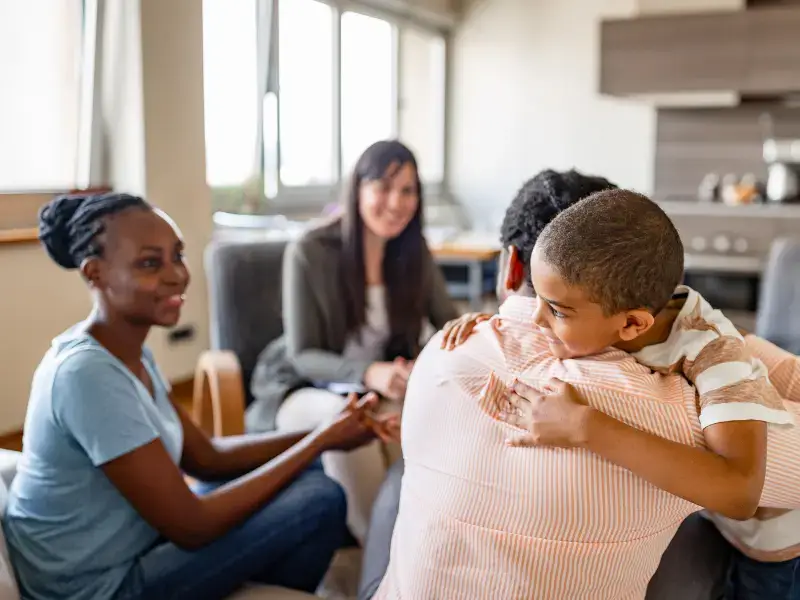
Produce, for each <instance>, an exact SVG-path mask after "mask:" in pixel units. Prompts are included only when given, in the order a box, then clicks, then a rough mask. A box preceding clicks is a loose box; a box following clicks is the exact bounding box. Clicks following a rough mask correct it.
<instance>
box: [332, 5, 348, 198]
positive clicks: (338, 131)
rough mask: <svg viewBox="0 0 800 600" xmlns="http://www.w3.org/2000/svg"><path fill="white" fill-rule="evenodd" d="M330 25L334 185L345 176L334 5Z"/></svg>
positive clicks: (339, 48) (339, 21) (336, 10)
mask: <svg viewBox="0 0 800 600" xmlns="http://www.w3.org/2000/svg"><path fill="white" fill-rule="evenodd" d="M331 26H332V27H333V36H332V37H333V48H332V52H331V55H332V57H333V106H332V107H331V110H333V119H332V124H333V132H332V136H331V141H332V143H333V148H332V153H331V156H333V169H334V171H333V172H334V175H335V177H334V179H335V181H334V185H335V184H336V183H338V182H340V181H342V179H344V177H345V174H344V173H342V168H343V167H342V11H341V10H339V8H338V7H334V10H333V20H332V24H331Z"/></svg>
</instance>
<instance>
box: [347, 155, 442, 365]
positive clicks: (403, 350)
mask: <svg viewBox="0 0 800 600" xmlns="http://www.w3.org/2000/svg"><path fill="white" fill-rule="evenodd" d="M406 164H410V165H411V166H412V167H413V168H414V173H415V176H416V186H417V196H418V198H419V202H418V204H417V211H416V212H415V213H414V217H413V218H412V219H411V221H410V222H409V224H408V225H407V226H406V228H405V229H404V230H403V232H402V233H401V234H400V235H398V236H397V237H396V238H394V239H391V240H388V241H387V243H386V250H385V252H384V257H383V281H384V285H385V288H386V308H387V312H388V314H389V325H390V327H391V337H390V340H389V343H388V345H387V348H386V354H387V356H386V358H387V359H391V358H393V357H394V356H404V357H406V358H414V357H415V356H416V354H417V353H418V352H419V347H418V346H419V337H420V333H421V328H422V320H423V318H424V317H425V316H426V302H427V298H428V295H429V289H430V281H429V273H427V269H425V268H424V264H423V253H424V251H425V239H424V238H423V236H422V227H423V224H422V212H423V210H422V205H423V197H422V183H421V182H420V179H419V170H418V169H417V160H416V159H415V158H414V154H413V153H412V152H411V150H409V149H408V148H407V147H406V146H404V145H403V144H401V143H400V142H398V141H396V140H388V141H381V142H376V143H374V144H373V145H371V146H370V147H369V148H367V149H366V150H365V151H364V153H363V154H362V155H361V157H360V158H359V159H358V162H357V163H356V166H355V168H354V169H353V174H352V176H351V178H350V186H349V189H348V191H347V196H346V197H345V206H344V217H343V221H342V223H343V233H344V235H343V239H344V248H343V252H342V291H343V294H344V298H345V322H346V325H347V331H348V332H349V333H354V332H357V331H358V330H359V329H360V328H361V326H362V325H364V323H365V321H366V275H365V273H364V222H363V220H362V219H361V213H360V211H359V193H360V189H361V184H362V183H363V182H365V181H376V180H379V179H383V178H384V177H386V174H387V170H388V169H389V168H390V167H391V166H392V165H396V166H397V167H401V166H403V165H406ZM398 170H399V168H398Z"/></svg>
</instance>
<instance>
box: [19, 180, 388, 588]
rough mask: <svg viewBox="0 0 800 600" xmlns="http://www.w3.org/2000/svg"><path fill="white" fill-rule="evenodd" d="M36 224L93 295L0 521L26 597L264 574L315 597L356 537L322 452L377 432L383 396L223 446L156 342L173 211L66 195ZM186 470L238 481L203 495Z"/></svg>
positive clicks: (176, 260) (176, 235) (55, 352)
mask: <svg viewBox="0 0 800 600" xmlns="http://www.w3.org/2000/svg"><path fill="white" fill-rule="evenodd" d="M39 232H40V239H41V242H42V244H43V245H44V247H45V249H46V250H47V253H48V254H49V255H50V257H51V258H52V259H53V260H54V261H55V262H56V263H57V264H58V265H59V266H61V267H62V268H64V269H72V270H79V271H80V274H81V275H82V277H83V280H84V281H85V282H86V284H87V285H88V287H89V289H90V291H91V295H92V300H93V307H92V310H91V313H90V314H89V316H88V317H87V318H86V320H85V321H82V322H81V323H78V324H76V325H75V326H73V327H71V328H70V329H68V330H67V331H66V332H64V333H63V334H61V335H59V336H58V337H57V338H55V340H53V343H52V346H51V347H50V349H49V350H48V352H47V353H46V354H45V356H44V358H43V359H42V362H41V363H40V365H39V367H38V369H37V370H36V373H35V375H34V379H33V386H32V389H31V396H30V402H29V405H28V414H27V417H26V421H25V438H24V450H23V457H22V460H21V463H20V467H19V473H18V475H17V477H16V479H15V480H14V482H13V484H12V487H11V490H10V494H9V502H8V509H7V515H6V519H5V521H4V525H5V533H6V536H7V539H8V543H9V547H10V552H11V558H12V562H13V564H14V567H15V570H16V573H17V576H18V579H19V582H20V586H21V592H22V596H23V598H26V599H44V598H48V599H52V598H68V599H76V600H77V599H87V600H88V599H92V600H104V599H134V598H148V599H157V598H170V599H182V598H187V599H188V598H191V599H192V600H197V599H201V598H224V597H225V596H227V595H228V594H229V593H231V592H232V591H234V590H235V589H236V588H238V587H240V586H241V585H243V584H245V583H246V582H248V581H253V580H255V581H260V582H264V583H269V584H274V585H281V586H285V587H291V588H297V589H301V590H306V591H309V592H313V591H314V590H315V589H316V587H317V586H318V584H319V582H320V580H321V579H322V577H323V575H324V573H325V571H326V570H327V568H328V565H329V563H330V560H331V557H332V555H333V553H334V552H335V551H336V550H337V549H338V548H339V547H341V546H342V544H343V543H344V542H345V540H346V535H347V528H346V525H345V515H346V502H345V497H344V494H343V492H342V490H341V488H340V487H339V485H338V484H337V483H335V482H334V481H332V480H331V479H329V478H328V477H327V476H326V475H325V474H324V472H323V471H322V468H321V467H320V466H319V461H318V460H317V459H318V456H319V455H320V453H321V452H323V451H327V450H331V449H337V450H348V449H351V448H355V447H358V446H360V445H362V444H364V443H367V442H369V441H371V440H372V439H374V434H373V433H372V431H371V430H370V429H369V427H367V425H365V423H367V422H368V421H369V419H368V416H367V415H366V414H365V413H366V412H367V411H368V410H369V408H370V407H371V406H372V404H374V402H375V399H374V397H372V396H368V397H365V398H364V399H362V400H361V401H357V400H355V399H352V401H351V403H350V404H349V405H348V406H347V407H346V408H344V409H343V410H342V412H341V413H339V414H338V415H337V416H336V417H335V418H334V419H333V420H332V421H329V422H327V423H325V424H323V425H321V426H319V427H318V428H316V429H315V430H314V431H310V432H299V433H270V434H263V435H252V436H242V437H240V438H232V439H223V440H213V441H212V440H210V439H209V438H208V437H207V436H206V435H205V434H204V433H203V432H202V431H200V430H199V429H198V428H197V427H196V426H195V425H194V424H193V423H192V421H191V420H190V419H189V417H188V416H187V414H186V413H185V412H184V411H183V410H182V409H181V408H180V406H178V405H176V404H174V403H173V402H172V401H171V400H170V387H169V384H168V383H167V382H166V381H165V379H164V377H163V376H162V375H161V373H160V372H159V370H158V367H157V366H156V363H155V360H154V358H153V355H152V354H151V352H150V351H149V350H148V349H147V347H146V346H145V345H144V342H145V338H146V337H147V334H148V333H149V331H150V329H151V328H152V327H170V326H173V325H175V324H176V323H177V322H178V320H179V317H180V313H181V307H182V305H183V303H184V294H185V292H186V289H187V287H188V285H189V270H188V268H187V266H186V264H185V262H184V258H183V240H182V238H181V233H180V231H179V229H178V228H177V226H176V225H175V223H173V222H172V220H171V219H170V218H169V217H168V216H167V215H165V214H164V213H163V212H161V211H159V210H157V209H155V208H153V207H152V206H150V205H149V204H148V203H147V202H146V201H145V200H143V199H142V198H139V197H136V196H130V195H126V194H105V195H96V196H64V197H60V198H58V199H56V200H53V201H52V202H50V203H49V204H47V205H46V206H44V207H43V209H42V210H41V212H40V214H39ZM184 474H188V475H191V476H192V477H194V478H196V479H198V480H202V481H211V482H226V483H218V484H215V485H209V486H207V493H205V494H203V495H199V494H195V493H194V492H193V491H192V490H191V489H190V488H189V487H188V486H187V484H186V482H185V480H184Z"/></svg>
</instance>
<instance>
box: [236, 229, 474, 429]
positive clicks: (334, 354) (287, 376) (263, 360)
mask: <svg viewBox="0 0 800 600" xmlns="http://www.w3.org/2000/svg"><path fill="white" fill-rule="evenodd" d="M342 245H343V244H342V222H341V220H339V219H336V220H334V221H331V222H329V223H326V224H324V225H321V226H319V227H315V228H313V229H310V230H308V231H306V232H305V233H304V234H303V235H302V236H301V237H300V238H299V239H297V240H296V241H294V242H292V243H290V244H289V245H288V246H287V248H286V252H285V254H284V258H283V332H284V333H283V336H282V337H280V338H278V339H277V340H275V341H274V342H272V343H270V344H269V345H268V346H267V347H266V348H265V349H264V351H263V352H261V355H260V356H259V357H258V362H257V364H256V368H255V370H254V372H253V378H252V380H251V384H250V386H251V392H252V394H253V397H254V399H255V400H254V402H253V403H252V404H251V405H250V407H249V408H248V409H247V415H246V424H247V430H248V431H267V430H271V429H274V428H275V416H276V415H277V413H278V409H279V408H280V406H281V403H282V402H283V400H284V399H285V398H286V396H287V395H288V394H289V393H290V392H292V391H294V390H296V389H299V388H302V387H307V386H309V385H311V382H312V381H331V382H334V381H335V382H341V383H360V382H362V381H363V377H364V372H365V371H366V369H367V367H368V366H369V362H366V361H362V360H350V359H346V358H344V357H343V356H342V352H343V350H344V347H345V342H346V341H347V329H346V326H345V318H344V315H345V310H344V298H343V297H342V293H341V267H340V264H341V263H340V257H341V253H342ZM423 261H424V268H425V269H430V270H431V282H432V284H431V286H430V298H429V300H428V307H429V308H428V317H429V319H430V321H431V323H432V324H433V326H434V327H436V329H440V328H441V327H443V326H444V324H445V323H447V321H449V320H451V319H455V318H456V317H457V316H458V313H457V311H456V308H455V305H454V304H453V302H452V300H451V299H450V296H449V295H448V293H447V288H446V285H445V281H444V277H443V276H442V273H441V270H440V269H439V268H438V266H437V265H436V263H435V262H434V260H433V256H431V253H430V251H428V249H427V247H425V253H424V259H423Z"/></svg>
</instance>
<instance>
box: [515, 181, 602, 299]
mask: <svg viewBox="0 0 800 600" xmlns="http://www.w3.org/2000/svg"><path fill="white" fill-rule="evenodd" d="M616 187H617V186H616V185H614V184H613V183H611V182H610V181H608V180H607V179H604V178H602V177H596V176H593V175H584V174H583V173H580V172H578V171H575V170H574V169H572V170H569V171H564V172H559V171H553V170H552V169H547V170H544V171H541V172H540V173H538V174H537V175H535V176H534V177H533V178H531V179H529V180H528V181H526V182H525V183H524V184H523V185H522V187H521V188H520V189H519V191H518V192H517V195H516V197H515V198H514V199H513V200H512V201H511V205H510V206H509V207H508V210H507V211H506V216H505V218H504V219H503V225H502V228H501V230H500V241H501V243H502V244H503V248H508V247H509V246H514V247H515V248H516V249H517V250H519V253H520V258H521V259H522V260H523V261H524V264H525V279H526V281H527V282H528V283H529V284H530V282H531V274H530V262H531V255H532V254H533V248H534V246H535V245H536V240H537V239H538V238H539V235H540V234H541V233H542V230H544V228H545V227H547V225H548V224H549V223H550V221H552V220H553V219H555V217H556V215H558V213H560V212H561V211H562V210H565V209H567V208H569V207H570V206H572V205H573V204H575V203H576V202H578V201H579V200H583V199H584V198H586V197H587V196H591V195H592V194H594V193H595V192H601V191H603V190H608V189H615V188H616Z"/></svg>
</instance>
